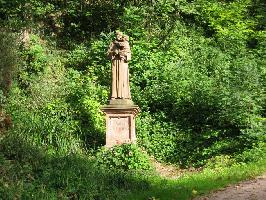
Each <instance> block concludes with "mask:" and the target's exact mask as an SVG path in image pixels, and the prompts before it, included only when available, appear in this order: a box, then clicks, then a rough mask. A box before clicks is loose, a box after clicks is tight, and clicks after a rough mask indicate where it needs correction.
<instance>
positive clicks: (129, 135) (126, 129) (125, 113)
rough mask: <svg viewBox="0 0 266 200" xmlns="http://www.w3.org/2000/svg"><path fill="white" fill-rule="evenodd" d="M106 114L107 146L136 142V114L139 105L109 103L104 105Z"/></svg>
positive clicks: (103, 109)
mask: <svg viewBox="0 0 266 200" xmlns="http://www.w3.org/2000/svg"><path fill="white" fill-rule="evenodd" d="M102 111H103V112H104V113H105V115H106V146H107V147H112V146H114V145H119V144H124V143H135V142H136V132H135V116H136V115H137V114H138V112H139V107H138V106H126V105H124V106H121V105H107V106H104V107H102Z"/></svg>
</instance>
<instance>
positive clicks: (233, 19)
mask: <svg viewBox="0 0 266 200" xmlns="http://www.w3.org/2000/svg"><path fill="white" fill-rule="evenodd" d="M265 9H266V4H265V3H264V1H262V0H150V1H143V0H132V1H129V0H114V1H111V0H80V1H76V0H45V1H44V0H12V1H7V0H1V1H0V31H1V33H0V85H1V90H0V138H1V139H0V163H1V162H3V163H4V162H5V161H6V160H16V161H18V162H19V163H21V162H22V163H23V162H24V158H25V159H26V161H25V162H26V163H33V164H32V165H31V164H29V165H28V166H31V167H30V168H31V169H32V170H33V171H34V169H35V168H34V167H36V166H39V165H38V163H39V162H42V161H37V164H36V163H35V162H36V160H34V159H33V158H34V157H37V158H38V156H36V155H40V158H44V157H47V156H48V157H49V158H50V156H52V157H53V159H55V157H56V159H55V160H57V159H59V160H60V158H62V159H63V160H64V159H65V157H67V156H69V155H75V156H76V155H79V156H81V157H90V158H93V159H94V160H96V161H97V163H98V164H99V165H108V166H109V167H110V166H111V167H114V168H122V169H126V170H127V169H146V170H147V169H148V170H149V169H150V166H149V164H148V157H147V155H146V154H145V153H143V151H145V152H147V154H148V155H150V156H154V157H155V159H157V160H158V161H160V162H165V163H171V164H175V165H177V166H179V167H181V168H189V167H202V166H207V165H210V163H212V164H213V163H215V162H218V163H219V162H222V163H223V164H225V165H228V166H231V165H233V164H235V163H249V162H256V161H258V160H260V159H261V158H262V157H263V155H265V148H266V145H265V142H266V48H265V47H266V31H265V26H266V18H265V12H266V10H265ZM116 30H120V31H122V32H124V33H126V34H127V35H129V43H130V45H131V48H132V61H130V63H129V67H130V87H131V93H132V99H133V101H134V102H135V103H136V104H137V105H139V106H140V109H141V113H140V114H139V115H138V117H137V138H138V145H137V146H130V145H129V146H127V145H126V146H125V147H118V148H117V150H116V149H114V150H112V151H111V152H108V151H107V150H103V149H101V147H102V146H103V145H104V143H105V124H104V123H105V121H104V117H103V114H102V113H101V112H100V109H99V108H100V106H101V105H104V104H106V103H107V101H108V95H109V93H110V84H111V64H110V60H108V58H107V57H106V52H107V49H108V46H109V44H110V42H111V41H112V40H113V38H114V32H115V31H116ZM140 148H141V149H142V150H140ZM99 149H100V150H99ZM39 151H40V152H39ZM36 152H39V153H40V154H39V153H36ZM130 152H133V153H132V154H130ZM35 153H36V154H35ZM114 155H116V156H114ZM129 155H131V156H129ZM53 159H52V161H51V160H50V161H49V163H50V162H53ZM66 159H67V161H65V160H64V161H62V163H64V162H70V163H72V164H73V163H75V162H78V163H79V164H80V165H82V166H83V168H82V169H81V172H82V173H83V171H87V170H90V169H91V170H94V169H93V167H91V168H90V166H91V165H90V162H91V161H86V162H87V164H88V163H89V164H88V165H86V164H81V163H83V162H82V161H81V160H80V159H78V160H75V158H66ZM69 159H70V160H69ZM1 160H2V161H1ZM40 160H41V159H40ZM45 162H48V161H45ZM45 162H44V163H45ZM55 162H56V161H55ZM84 162H85V161H84ZM34 163H35V164H34ZM42 164H43V163H42ZM55 165H57V164H55ZM73 165H75V164H73ZM85 165H86V166H85ZM214 165H215V164H214ZM51 166H53V164H52V165H51ZM57 167H58V166H57ZM60 167H62V168H63V169H65V166H59V168H60ZM36 169H39V168H38V167H36ZM51 169H52V167H51V168H49V169H48V168H47V169H45V170H48V171H49V170H51ZM23 170H25V169H24V168H23ZM23 170H22V171H23ZM45 170H44V171H45ZM67 170H70V169H67ZM1 173H2V172H1V170H0V174H1ZM3 173H4V172H3ZM25 173H26V172H25ZM34 173H35V172H34ZM40 173H41V172H40ZM68 173H70V174H71V173H74V172H73V171H71V172H70V171H68ZM29 174H30V173H29ZM96 174H97V172H96ZM98 175H99V176H101V174H98ZM116 175H117V174H116ZM116 175H115V176H116ZM18 176H19V175H18ZM51 176H52V175H51ZM54 176H56V175H54ZM102 176H104V177H105V178H106V174H104V175H103V174H102ZM108 176H109V175H108ZM121 176H122V175H121ZM21 177H24V175H21ZM60 177H61V176H60ZM112 177H113V176H112ZM72 178H73V177H72ZM76 178H77V177H76ZM88 178H89V177H88ZM116 178H117V177H116ZM27 179H29V181H36V180H37V179H32V180H31V178H27ZM46 179H48V178H47V177H45V176H42V179H38V180H37V181H40V182H41V180H42V181H43V180H46ZM96 179H97V178H96ZM107 179H108V178H107ZM107 179H104V180H102V181H103V182H104V181H107V182H108V180H109V179H108V180H107ZM129 179H130V178H128V179H126V180H125V182H127V181H128V180H129ZM49 180H50V179H49ZM13 181H14V180H12V181H11V180H3V179H2V180H1V179H0V186H1V185H4V184H6V183H7V182H8V184H11V185H12V184H13V186H12V187H13V189H14V188H16V186H15V185H16V184H17V182H15V183H13ZM57 181H58V182H60V180H57ZM114 181H116V179H114ZM130 181H131V182H130ZM130 181H129V182H130V183H132V184H133V182H134V181H133V179H130ZM11 182H12V183H11ZM108 183H109V182H108ZM141 183H142V184H143V185H141V186H140V187H143V188H145V187H146V185H145V184H146V182H145V180H144V181H142V182H141ZM34 184H37V185H38V187H37V186H36V187H37V189H36V188H35V189H34V188H31V189H30V190H31V191H33V193H36V191H38V192H40V191H41V189H40V188H41V184H39V183H34ZM51 184H52V186H51V185H49V186H47V185H46V186H47V188H54V185H53V184H55V185H56V184H57V183H56V181H55V182H54V183H51ZM64 184H66V185H67V183H64ZM64 184H63V185H61V186H58V188H61V189H62V188H65V187H64ZM101 184H106V183H105V182H104V183H102V182H101V183H100V184H99V185H101ZM107 185H108V184H107ZM68 186H69V185H68ZM71 187H72V186H71ZM84 187H85V186H84ZM95 187H96V186H95ZM97 187H98V186H97ZM123 187H124V186H123ZM21 188H22V189H21V191H24V189H25V188H24V186H21ZM23 188H24V189H23ZM73 188H75V187H74V186H73ZM85 188H86V187H85ZM85 188H82V187H80V188H79V192H77V191H76V190H75V189H73V190H74V192H73V195H74V194H77V193H81V194H83V193H82V191H83V190H85ZM94 189H95V194H93V195H96V193H98V192H99V191H101V190H104V191H105V189H106V188H101V189H99V188H98V189H99V190H98V189H96V188H94ZM94 189H92V190H93V191H94ZM109 189H110V188H109ZM109 189H108V191H109ZM43 190H46V189H45V188H43ZM48 190H52V189H48ZM59 190H60V189H59ZM59 190H53V192H54V195H55V196H56V195H59V193H60V192H59ZM111 190H112V189H110V191H111ZM125 190H127V188H126V186H125ZM6 191H9V192H6ZM11 191H12V189H10V190H2V189H0V194H1V193H2V194H4V195H6V196H7V197H8V198H9V197H10V198H11V197H13V196H12V195H11V193H12V192H11ZM60 191H61V190H60ZM62 191H63V192H62V195H63V196H62V198H63V197H65V196H64V195H70V196H68V197H67V198H70V199H71V198H72V197H71V195H72V193H71V192H70V193H67V192H66V191H65V190H64V189H62ZM69 191H70V190H69ZM46 192H47V191H46ZM64 192H66V193H64ZM99 193H100V192H99ZM21 194H23V192H21ZM38 194H41V192H40V193H38ZM117 194H119V192H118V193H117ZM8 195H11V196H8ZM25 195H26V194H25ZM51 195H53V193H51ZM106 195H107V196H108V195H109V196H108V198H110V199H112V198H113V196H112V195H111V192H110V194H109V193H106ZM96 196H97V195H96ZM96 196H92V197H90V198H91V199H97V198H96ZM57 197H58V196H57ZM47 198H48V197H47ZM49 198H50V197H49ZM73 198H74V199H75V198H77V199H79V198H81V199H82V198H85V199H90V198H89V197H84V196H83V197H82V196H81V197H78V196H75V195H74V196H73ZM108 198H107V197H106V196H105V197H101V195H100V197H99V198H98V199H108ZM114 198H117V196H116V197H114ZM26 199H27V198H26Z"/></svg>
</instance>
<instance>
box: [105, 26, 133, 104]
mask: <svg viewBox="0 0 266 200" xmlns="http://www.w3.org/2000/svg"><path fill="white" fill-rule="evenodd" d="M108 56H109V58H110V59H111V60H112V88H111V101H110V102H112V101H114V100H118V99H120V100H125V101H126V100H128V102H131V94H130V87H129V70H128V61H129V60H130V59H131V51H130V46H129V43H128V36H127V35H123V33H122V32H120V31H117V32H116V40H114V41H113V42H112V43H111V44H110V47H109V50H108ZM125 101H124V102H125Z"/></svg>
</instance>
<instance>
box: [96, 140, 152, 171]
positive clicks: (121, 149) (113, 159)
mask: <svg viewBox="0 0 266 200" xmlns="http://www.w3.org/2000/svg"><path fill="white" fill-rule="evenodd" d="M96 158H97V162H98V164H99V165H100V166H103V167H107V168H109V169H122V170H150V169H151V168H152V167H151V164H150V162H149V158H148V156H147V155H146V154H145V153H144V152H143V151H141V150H140V149H139V148H138V147H137V146H136V145H134V144H123V145H121V146H114V147H112V148H110V149H107V148H105V147H103V148H102V149H100V150H99V151H98V153H97V154H96Z"/></svg>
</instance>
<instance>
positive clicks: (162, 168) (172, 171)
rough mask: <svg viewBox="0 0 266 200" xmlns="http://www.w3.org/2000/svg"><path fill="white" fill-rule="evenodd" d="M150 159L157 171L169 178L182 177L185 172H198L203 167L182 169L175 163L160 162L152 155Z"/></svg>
mask: <svg viewBox="0 0 266 200" xmlns="http://www.w3.org/2000/svg"><path fill="white" fill-rule="evenodd" d="M150 161H151V163H152V165H153V166H154V168H155V171H156V172H157V173H158V174H159V175H160V176H161V177H163V178H168V179H177V178H180V177H181V176H182V175H183V174H184V173H196V172H199V171H201V169H195V168H189V169H180V168H178V167H176V166H175V165H171V164H164V163H160V162H158V161H157V160H156V159H154V158H152V157H150Z"/></svg>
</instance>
